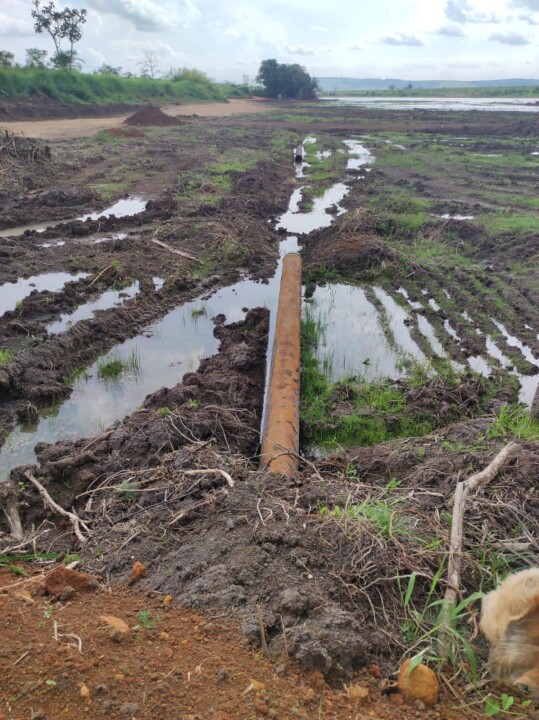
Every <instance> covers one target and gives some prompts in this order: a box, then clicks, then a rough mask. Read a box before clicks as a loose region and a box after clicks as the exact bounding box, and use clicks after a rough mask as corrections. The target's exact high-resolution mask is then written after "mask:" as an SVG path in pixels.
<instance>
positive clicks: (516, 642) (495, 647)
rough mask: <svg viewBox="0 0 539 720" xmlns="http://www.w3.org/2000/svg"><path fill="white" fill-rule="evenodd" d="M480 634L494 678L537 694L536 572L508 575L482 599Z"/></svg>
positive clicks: (538, 582)
mask: <svg viewBox="0 0 539 720" xmlns="http://www.w3.org/2000/svg"><path fill="white" fill-rule="evenodd" d="M481 630H482V631H483V633H484V634H485V636H486V638H487V640H488V641H489V642H490V644H491V646H492V647H491V650H490V657H489V662H490V666H491V669H492V672H493V674H494V676H495V677H496V678H497V679H498V680H502V681H504V682H509V683H512V684H515V683H521V684H522V685H528V686H529V687H530V688H531V690H532V691H533V693H534V694H539V568H531V569H530V570H522V571H521V572H518V573H515V574H514V575H510V576H509V577H508V578H506V580H504V581H503V582H502V583H501V584H500V585H499V586H498V587H497V588H496V590H493V591H492V592H490V593H488V595H485V597H484V598H483V605H482V608H481Z"/></svg>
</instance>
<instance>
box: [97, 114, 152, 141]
mask: <svg viewBox="0 0 539 720" xmlns="http://www.w3.org/2000/svg"><path fill="white" fill-rule="evenodd" d="M131 117H133V116H131ZM128 119H129V118H128ZM126 122H127V121H126ZM103 132H105V133H107V135H112V137H144V133H143V132H142V131H141V130H137V129H136V128H107V129H106V130H103Z"/></svg>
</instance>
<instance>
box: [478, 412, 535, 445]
mask: <svg viewBox="0 0 539 720" xmlns="http://www.w3.org/2000/svg"><path fill="white" fill-rule="evenodd" d="M487 438H517V439H519V440H528V441H531V442H539V420H536V419H535V418H534V417H532V416H531V414H530V412H529V410H527V409H526V408H524V407H522V406H520V405H517V406H512V405H504V406H503V407H502V408H501V409H500V413H499V415H498V417H497V418H496V421H495V422H494V423H493V424H492V425H491V426H490V428H489V430H488V432H487Z"/></svg>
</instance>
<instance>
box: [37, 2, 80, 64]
mask: <svg viewBox="0 0 539 720" xmlns="http://www.w3.org/2000/svg"><path fill="white" fill-rule="evenodd" d="M33 5H34V10H32V13H31V14H32V17H33V18H34V30H35V31H36V33H43V32H46V33H48V34H49V35H50V36H51V38H52V41H53V42H54V47H55V50H56V53H55V58H56V59H57V62H56V64H57V65H58V64H60V65H62V64H63V63H64V60H63V58H62V59H60V54H61V53H62V52H63V51H62V47H61V43H62V40H64V39H67V40H68V42H69V47H70V49H69V58H70V59H69V63H68V65H69V68H70V69H72V68H73V62H74V58H75V52H74V49H73V46H74V44H75V43H76V42H78V41H79V40H80V39H81V38H82V26H83V25H84V23H85V22H86V15H87V14H88V11H87V10H84V9H83V10H76V9H73V8H68V7H66V8H65V9H64V10H58V9H57V7H56V5H55V4H54V2H49V4H48V5H44V6H43V7H41V0H33ZM52 62H53V64H54V63H55V59H54V58H53V60H52Z"/></svg>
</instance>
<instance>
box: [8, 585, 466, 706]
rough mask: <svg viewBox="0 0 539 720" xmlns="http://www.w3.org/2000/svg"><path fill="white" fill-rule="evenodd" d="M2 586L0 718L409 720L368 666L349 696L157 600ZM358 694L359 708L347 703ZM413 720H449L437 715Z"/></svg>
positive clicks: (156, 596) (221, 627) (209, 619)
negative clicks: (115, 624) (361, 696)
mask: <svg viewBox="0 0 539 720" xmlns="http://www.w3.org/2000/svg"><path fill="white" fill-rule="evenodd" d="M14 583H17V580H16V578H15V576H13V575H11V574H9V573H7V572H1V571H0V593H2V592H3V594H2V596H1V597H2V619H1V621H0V627H1V631H2V648H1V649H0V663H1V664H2V667H3V670H2V687H1V689H0V713H2V714H1V717H2V718H4V719H5V720H18V719H19V718H21V719H22V718H23V717H24V718H28V717H34V718H41V720H57V719H58V718H60V717H62V718H66V720H75V719H76V718H80V716H81V713H84V714H86V715H88V717H92V718H101V717H107V718H115V719H116V718H118V719H121V718H129V720H131V719H132V718H136V719H137V720H154V719H155V718H157V717H159V718H163V719H168V718H170V719H171V720H172V718H174V719H175V720H206V718H214V719H215V720H239V719H240V718H245V717H252V718H265V717H267V718H278V719H279V720H293V719H295V718H303V719H304V720H310V718H313V717H317V718H321V719H322V720H349V719H350V718H358V717H366V718H369V719H372V720H389V718H395V717H399V718H401V720H412V719H413V718H417V717H418V712H417V709H416V708H415V707H414V706H413V705H405V704H403V699H402V696H401V695H400V694H394V693H393V694H382V693H381V692H380V690H379V689H378V685H379V682H380V680H379V678H380V670H379V668H377V666H373V667H372V668H370V671H369V672H366V673H365V674H364V675H362V676H361V677H359V678H358V679H357V680H356V681H355V684H354V685H353V686H352V689H351V691H350V695H351V696H352V697H350V696H349V694H348V692H347V691H346V690H335V689H333V688H331V687H329V686H328V685H327V684H326V683H325V682H324V680H323V678H322V677H321V676H320V675H319V674H317V673H313V674H310V675H305V673H303V672H301V671H300V670H299V669H298V668H297V666H295V665H294V664H292V663H291V662H289V661H286V660H280V661H278V662H271V661H268V660H266V659H264V658H263V657H262V654H261V653H260V652H256V653H254V652H253V651H252V650H250V649H249V647H248V645H247V643H246V641H245V638H244V636H243V635H242V633H241V631H240V629H239V628H238V626H237V624H235V623H230V622H227V621H225V620H223V619H222V618H220V617H219V616H211V615H201V614H197V613H195V612H192V611H189V610H185V609H182V608H181V607H180V606H179V605H178V603H177V602H176V601H172V602H169V600H170V598H167V597H166V596H164V595H162V594H160V593H146V594H144V595H143V594H142V593H140V592H136V591H132V590H127V589H125V588H124V589H121V588H116V589H114V590H112V591H110V590H108V591H104V590H105V588H99V589H98V590H97V591H95V592H90V593H77V594H76V596H75V597H74V598H73V599H71V600H69V601H66V602H57V601H56V600H55V599H54V598H51V597H48V596H47V595H46V594H44V589H43V585H44V582H43V579H42V576H40V575H34V576H33V577H30V578H29V579H28V580H22V581H21V580H20V578H19V582H18V583H17V584H16V586H15V587H13V584H14ZM103 616H112V617H113V618H118V619H119V620H122V621H125V622H126V623H127V625H128V631H127V632H126V633H125V634H123V635H120V636H119V635H115V636H114V637H115V639H114V638H113V637H111V631H110V628H109V626H108V625H107V623H106V621H104V620H102V619H101V618H102V617H103ZM141 618H142V619H143V620H144V622H142V620H141ZM79 641H80V650H79ZM358 687H359V688H361V689H364V690H365V691H366V692H368V697H367V699H366V700H363V701H360V700H356V699H354V697H353V695H354V690H356V693H357V688H358ZM396 713H397V714H398V715H396ZM419 716H420V717H421V718H425V720H427V719H428V718H433V719H434V718H448V717H453V718H455V720H456V718H457V717H458V715H456V713H455V714H450V715H448V714H446V713H445V712H444V711H443V710H442V711H440V710H436V711H432V712H422V713H421V714H420V715H419Z"/></svg>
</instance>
